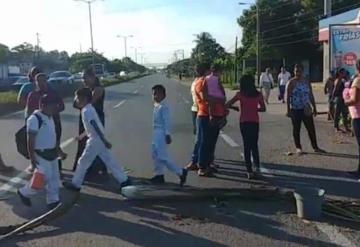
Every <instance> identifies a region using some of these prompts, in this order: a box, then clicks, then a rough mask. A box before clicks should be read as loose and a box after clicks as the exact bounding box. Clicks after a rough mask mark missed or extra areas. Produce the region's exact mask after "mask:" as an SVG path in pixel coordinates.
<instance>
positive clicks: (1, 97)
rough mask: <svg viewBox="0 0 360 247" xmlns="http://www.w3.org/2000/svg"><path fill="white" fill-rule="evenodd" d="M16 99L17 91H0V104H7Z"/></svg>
mask: <svg viewBox="0 0 360 247" xmlns="http://www.w3.org/2000/svg"><path fill="white" fill-rule="evenodd" d="M16 101H17V92H15V91H9V92H0V104H9V103H16Z"/></svg>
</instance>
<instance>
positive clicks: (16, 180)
mask: <svg viewBox="0 0 360 247" xmlns="http://www.w3.org/2000/svg"><path fill="white" fill-rule="evenodd" d="M74 140H75V138H70V139H68V140H66V141H64V142H62V143H61V144H60V147H61V148H65V147H67V146H69V145H70V144H71V143H72V142H73V141H74ZM27 176H30V175H29V174H28V173H27V172H25V171H22V172H20V173H19V174H18V175H17V176H16V177H13V178H11V179H10V180H9V181H8V182H7V183H5V184H3V185H2V186H1V187H0V196H3V195H4V194H5V193H7V192H15V191H16V187H17V186H16V185H24V184H26V183H27V182H28V181H27V180H25V179H24V178H25V177H27ZM0 177H1V178H3V177H4V176H1V175H0Z"/></svg>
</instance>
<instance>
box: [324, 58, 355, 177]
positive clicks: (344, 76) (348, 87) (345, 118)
mask: <svg viewBox="0 0 360 247" xmlns="http://www.w3.org/2000/svg"><path fill="white" fill-rule="evenodd" d="M324 93H325V94H327V95H328V106H329V109H328V120H329V121H334V128H335V131H336V132H337V133H351V135H355V137H356V140H357V143H358V147H359V161H358V168H357V169H356V170H355V171H353V172H350V173H351V174H352V175H355V176H357V177H360V60H357V62H356V74H355V75H354V76H353V77H352V78H351V77H350V73H349V72H348V71H346V70H345V69H344V68H338V69H337V70H336V71H333V72H332V73H331V75H330V77H329V78H328V79H327V81H326V83H325V88H324ZM349 114H350V118H351V121H350V119H349ZM340 120H342V123H343V126H344V129H341V128H340Z"/></svg>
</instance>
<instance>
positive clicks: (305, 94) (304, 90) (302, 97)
mask: <svg viewBox="0 0 360 247" xmlns="http://www.w3.org/2000/svg"><path fill="white" fill-rule="evenodd" d="M309 103H310V85H309V83H308V82H306V81H299V82H298V83H297V84H296V86H295V88H294V89H293V91H292V93H291V95H290V106H291V109H294V110H303V109H304V108H305V106H306V105H307V104H309Z"/></svg>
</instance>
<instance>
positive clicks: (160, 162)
mask: <svg viewBox="0 0 360 247" xmlns="http://www.w3.org/2000/svg"><path fill="white" fill-rule="evenodd" d="M165 136H166V135H165V131H163V130H162V129H154V133H153V141H152V158H153V160H154V166H155V169H154V172H155V175H164V168H165V167H166V168H167V169H169V170H170V171H171V172H173V173H175V174H176V175H181V174H182V169H181V168H180V167H178V166H177V165H176V164H175V163H174V162H173V161H172V160H171V159H170V156H169V154H168V151H167V144H166V141H165Z"/></svg>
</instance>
